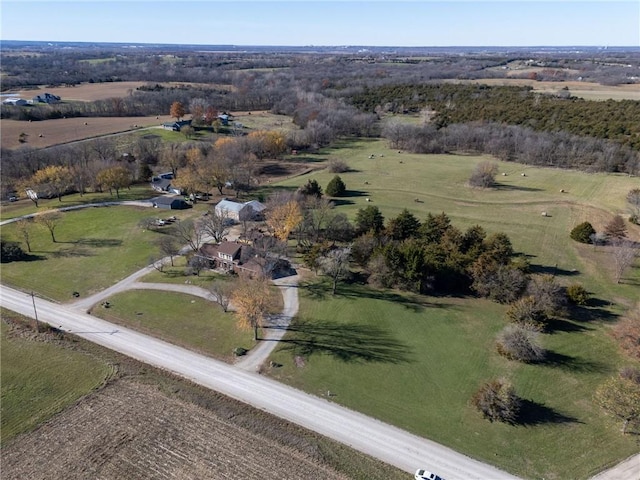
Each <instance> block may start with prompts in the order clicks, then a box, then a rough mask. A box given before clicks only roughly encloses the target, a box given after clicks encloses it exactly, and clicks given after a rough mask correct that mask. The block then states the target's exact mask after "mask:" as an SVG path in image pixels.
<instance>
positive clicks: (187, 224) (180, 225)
mask: <svg viewBox="0 0 640 480" xmlns="http://www.w3.org/2000/svg"><path fill="white" fill-rule="evenodd" d="M173 229H174V232H175V234H176V236H177V238H178V240H181V241H184V242H185V243H186V244H187V245H188V246H189V248H190V249H191V250H193V251H194V252H197V251H198V249H199V248H200V246H201V245H202V243H203V240H204V235H205V231H204V230H203V229H202V228H201V226H200V224H199V223H196V222H194V221H193V220H179V221H178V222H176V223H175V224H174V226H173Z"/></svg>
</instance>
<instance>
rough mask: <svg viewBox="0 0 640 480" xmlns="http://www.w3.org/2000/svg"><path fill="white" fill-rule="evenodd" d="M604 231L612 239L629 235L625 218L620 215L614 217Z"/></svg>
mask: <svg viewBox="0 0 640 480" xmlns="http://www.w3.org/2000/svg"><path fill="white" fill-rule="evenodd" d="M604 233H606V234H607V237H609V238H612V239H620V238H625V237H626V236H627V226H626V225H625V223H624V218H622V217H621V216H620V215H616V216H615V217H613V218H612V219H611V221H610V222H609V223H607V225H606V226H605V227H604Z"/></svg>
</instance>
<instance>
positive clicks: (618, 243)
mask: <svg viewBox="0 0 640 480" xmlns="http://www.w3.org/2000/svg"><path fill="white" fill-rule="evenodd" d="M611 256H612V257H613V275H614V278H615V280H616V283H620V280H622V276H623V275H624V272H625V271H626V270H627V269H628V268H629V267H630V266H631V265H633V262H634V261H635V259H636V257H637V256H638V247H637V246H636V245H635V243H634V242H632V241H631V240H626V239H621V238H614V239H613V240H612V241H611Z"/></svg>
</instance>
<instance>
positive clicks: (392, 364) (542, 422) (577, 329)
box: [270, 283, 639, 479]
mask: <svg viewBox="0 0 640 480" xmlns="http://www.w3.org/2000/svg"><path fill="white" fill-rule="evenodd" d="M300 294H301V309H300V314H299V317H298V319H297V320H296V322H295V324H294V327H293V329H292V331H291V332H289V333H288V334H287V336H286V339H285V342H284V343H283V344H282V345H281V346H280V347H279V348H278V349H277V351H276V353H274V354H273V355H272V357H271V359H272V360H273V361H274V362H277V363H279V364H282V367H280V368H274V369H271V370H270V375H271V376H273V377H274V378H276V379H278V380H280V381H283V382H285V383H288V384H290V385H293V386H295V387H296V388H300V389H302V390H305V391H308V392H310V393H313V394H316V395H326V392H327V391H330V392H331V393H332V395H333V396H331V400H332V401H335V402H337V403H340V404H342V405H345V406H347V407H349V408H352V409H355V410H358V411H361V412H364V413H366V414H368V415H371V416H373V417H376V418H379V419H381V420H383V421H385V422H389V423H391V424H394V425H396V426H398V427H401V428H403V429H406V430H409V431H411V432H414V433H416V434H418V435H421V436H424V437H427V438H430V439H433V440H435V441H437V442H440V443H443V444H445V445H447V446H449V447H451V448H453V449H455V450H457V451H460V452H463V453H466V454H468V455H470V456H472V457H475V458H479V459H481V460H483V461H487V462H488V463H491V464H495V465H497V466H499V467H501V468H504V469H506V470H508V471H510V472H513V473H515V474H518V475H521V476H523V477H525V478H556V479H568V478H572V479H575V478H586V477H588V476H589V475H590V474H593V473H594V472H595V471H596V470H597V469H599V468H602V467H603V466H605V465H610V464H611V463H612V462H615V461H616V460H621V459H623V458H625V457H626V456H629V455H631V454H633V453H637V452H638V450H639V449H638V444H637V440H636V438H634V436H631V435H629V436H622V435H621V434H620V432H619V427H620V425H619V424H618V423H617V422H615V421H614V420H611V419H609V418H607V417H604V416H603V415H602V412H601V411H600V410H599V408H598V407H597V406H596V405H594V404H593V401H592V394H593V390H594V389H595V388H596V387H597V386H598V385H599V384H600V383H601V382H602V381H603V379H604V378H606V377H607V376H608V375H611V374H613V373H614V372H615V371H616V369H617V367H618V366H619V364H620V357H619V355H618V353H617V351H616V348H615V346H614V345H613V343H612V342H611V341H610V340H609V339H607V338H605V337H604V335H603V327H602V326H601V325H599V324H597V323H596V324H587V325H582V324H577V323H574V322H571V321H566V322H562V323H560V324H558V326H557V330H556V331H554V332H553V333H552V334H547V335H545V336H544V339H543V342H544V346H545V347H546V348H547V349H549V350H550V351H551V352H553V358H554V360H553V362H550V363H549V364H545V365H538V366H531V365H522V364H519V363H517V362H511V361H508V360H505V359H504V358H502V357H500V356H499V355H498V354H497V353H496V352H495V349H494V339H495V336H496V334H497V333H498V332H499V331H500V330H501V329H502V328H503V327H504V325H505V320H504V311H505V307H504V306H501V305H498V304H495V303H491V302H489V301H485V300H477V299H472V298H452V297H427V296H411V295H402V294H396V293H392V292H384V291H376V290H372V289H368V288H366V287H361V286H351V285H342V286H340V287H339V290H338V295H337V296H335V297H333V296H331V294H330V288H329V286H328V285H327V284H323V283H316V284H308V285H306V286H305V287H303V288H301V289H300ZM583 329H584V330H583ZM295 357H301V358H303V359H304V362H305V364H304V367H300V366H297V365H296V362H295ZM503 377H504V378H508V379H510V380H511V381H512V382H513V383H514V385H515V387H516V389H517V392H518V394H519V395H520V396H521V397H522V398H524V399H525V400H526V401H527V402H526V405H525V412H527V413H526V421H525V423H524V425H521V426H508V425H504V424H500V423H490V422H488V421H487V420H484V419H483V418H482V417H481V415H480V414H479V413H478V412H477V411H476V410H475V409H474V408H473V407H472V406H470V399H471V397H472V395H473V393H474V392H475V391H476V390H477V388H478V387H479V386H480V384H481V383H482V382H484V381H487V380H490V379H493V378H503Z"/></svg>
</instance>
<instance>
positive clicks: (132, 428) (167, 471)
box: [2, 380, 347, 480]
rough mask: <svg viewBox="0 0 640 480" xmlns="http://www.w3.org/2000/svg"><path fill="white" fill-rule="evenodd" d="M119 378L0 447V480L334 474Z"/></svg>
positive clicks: (278, 478) (277, 478)
mask: <svg viewBox="0 0 640 480" xmlns="http://www.w3.org/2000/svg"><path fill="white" fill-rule="evenodd" d="M236 414H237V412H229V417H228V418H224V416H223V415H222V414H221V413H220V412H217V413H214V412H212V411H211V410H207V409H205V408H201V407H199V406H196V405H194V404H192V403H189V402H186V401H183V400H180V399H177V398H173V397H169V396H167V395H165V394H163V393H161V392H160V391H159V390H158V389H157V388H155V387H152V386H150V385H147V384H142V383H139V382H136V381H131V380H120V381H117V382H115V383H114V384H111V385H109V386H107V387H106V388H103V389H102V390H101V391H100V392H98V393H96V394H93V395H89V396H88V397H85V398H84V399H83V400H81V401H80V402H79V403H78V404H77V405H76V406H75V407H73V408H69V409H67V410H65V411H64V412H62V413H61V414H60V415H58V416H56V417H54V418H53V419H52V420H51V421H49V422H48V423H46V424H44V425H42V426H41V427H40V428H39V429H37V430H35V431H34V432H31V433H28V434H26V435H22V436H21V437H18V438H16V439H15V440H14V441H13V442H11V443H10V445H9V446H8V447H4V448H3V450H2V478H3V480H9V479H16V480H17V479H20V480H22V479H26V478H28V479H30V480H36V479H54V478H64V479H65V480H74V479H77V480H85V479H88V478H100V479H103V480H109V479H113V480H121V479H154V480H157V479H198V480H204V479H247V480H258V479H260V480H264V479H272V480H286V479H291V480H300V479H306V478H308V479H326V480H342V479H346V478H347V477H345V476H343V475H341V474H339V473H337V472H335V471H334V470H332V469H330V468H328V467H326V466H324V465H322V464H321V463H320V462H319V461H317V460H316V459H314V458H313V457H312V455H311V454H306V453H302V452H304V450H300V449H294V448H293V447H287V446H283V445H281V444H278V443H276V442H274V441H272V440H268V439H266V438H264V437H262V436H260V435H258V434H255V433H253V432H252V431H251V430H250V429H248V428H243V427H241V426H239V423H241V422H239V421H237V419H236V420H235V421H234V422H232V421H230V420H229V419H230V418H233V417H234V416H235V415H236Z"/></svg>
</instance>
